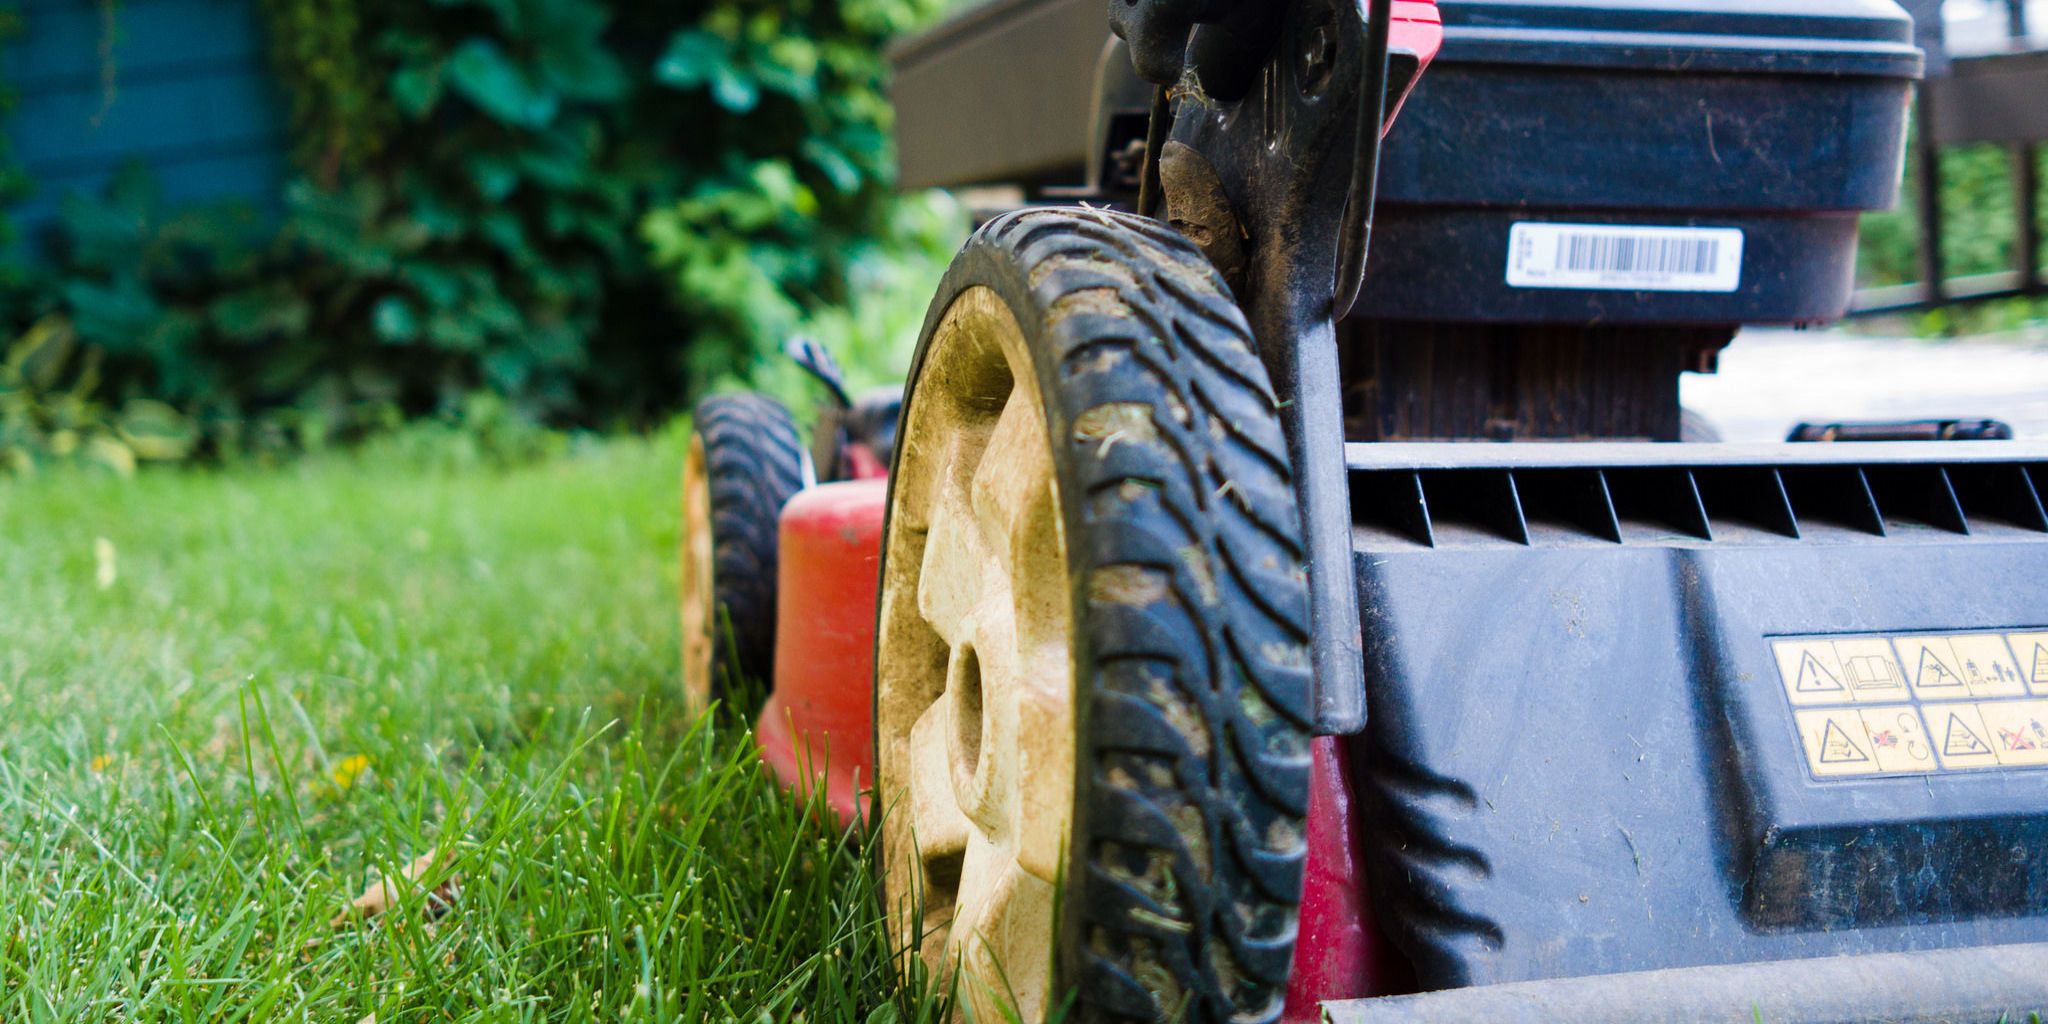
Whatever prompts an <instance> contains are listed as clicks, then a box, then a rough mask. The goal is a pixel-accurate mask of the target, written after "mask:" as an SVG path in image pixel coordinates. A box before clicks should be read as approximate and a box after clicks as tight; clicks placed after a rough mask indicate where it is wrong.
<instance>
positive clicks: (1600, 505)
mask: <svg viewBox="0 0 2048 1024" xmlns="http://www.w3.org/2000/svg"><path fill="white" fill-rule="evenodd" d="M1514 476H1515V491H1516V493H1517V494H1518V495H1520V497H1521V499H1522V518H1523V519H1524V520H1525V521H1526V522H1527V523H1528V524H1529V535H1530V538H1531V539H1532V540H1534V541H1536V542H1538V543H1541V542H1542V541H1544V540H1547V539H1552V538H1557V539H1567V540H1568V539H1575V538H1584V537H1592V538H1595V539H1598V540H1605V541H1613V542H1614V543H1616V544H1619V543H1621V523H1620V521H1619V520H1617V519H1616V518H1615V515H1614V500H1613V499H1612V498H1611V497H1610V496H1609V495H1608V493H1607V480H1606V478H1605V477H1603V476H1602V475H1601V473H1600V471H1599V470H1596V469H1522V470H1516V471H1515V475H1514Z"/></svg>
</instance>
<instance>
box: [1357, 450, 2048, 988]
mask: <svg viewBox="0 0 2048 1024" xmlns="http://www.w3.org/2000/svg"><path fill="white" fill-rule="evenodd" d="M2006 444H2007V445H2008V448H2007V449H2005V450H2006V451H2007V454H2005V455H2003V456H2000V455H1998V454H1996V453H1997V452H1998V451H1999V450H2001V449H2000V448H1999V443H1990V442H1987V443H1980V444H1954V445H1940V444H1925V445H1884V444H1873V445H1832V446H1830V445H1793V446H1785V447H1783V448H1780V449H1775V451H1776V452H1777V453H1778V454H1777V455H1769V454H1766V455H1764V456H1763V457H1760V458H1754V459H1749V458H1745V457H1743V453H1741V452H1740V451H1738V450H1735V449H1726V448H1724V446H1684V445H1661V446H1633V447H1632V448H1624V446H1619V445H1591V446H1560V445H1549V446H1545V445H1508V446H1473V445H1465V446H1448V445H1435V446H1428V445H1425V446H1404V445H1365V446H1354V449H1355V454H1354V459H1353V465H1354V477H1353V483H1352V492H1353V497H1354V503H1355V504H1356V506H1357V524H1358V528H1357V533H1356V537H1357V541H1356V547H1357V571H1358V577H1359V588H1360V593H1359V596H1360V605H1361V608H1362V610H1363V624H1364V632H1365V640H1366V649H1367V652H1368V653H1367V677H1368V679H1367V694H1368V699H1369V704H1370V711H1371V724H1370V726H1369V730H1368V732H1367V734H1366V735H1365V736H1364V737H1363V738H1361V739H1359V740H1355V741H1353V747H1352V752H1353V756H1354V758H1355V759H1356V761H1355V763H1356V764H1357V765H1358V767H1359V768H1360V772H1359V775H1360V777H1361V778H1362V779H1363V780H1365V781H1364V783H1363V785H1364V788H1365V790H1366V793H1367V798H1366V807H1367V810H1366V811H1365V812H1363V813H1364V815H1365V819H1364V820H1363V821H1362V822H1361V827H1362V829H1363V834H1364V835H1365V836H1367V837H1368V839H1367V845H1368V850H1367V860H1368V863H1369V865H1370V874H1371V878H1372V882H1373V887H1372V888H1373V894H1374V897H1375V900H1376V904H1377V907H1376V909H1377V914H1378V917H1379V919H1380V922H1381V924H1382V925H1383V926H1384V927H1385V928H1386V929H1387V931H1388V933H1389V934H1390V935H1391V937H1392V938H1393V939H1394V941H1395V943H1396V944H1397V945H1398V946H1399V947H1400V948H1401V949H1402V950H1403V951H1404V952H1405V953H1407V954H1408V956H1409V957H1410V958H1412V960H1413V963H1414V965H1415V968H1416V971H1417V978H1418V980H1419V982H1420V983H1421V986H1422V988H1424V989H1434V988H1447V987H1459V986H1466V985H1486V984H1496V983H1504V982H1516V981H1533V980H1541V979H1550V978H1563V977H1576V976H1584V975H1594V974H1610V973H1617V972H1625V971H1641V970H1652V969H1660V968H1671V967H1688V966H1699V965H1707V964H1721V963H1743V962H1756V961H1764V960H1780V959H1797V958H1806V957H1822V956H1836V955H1844V954H1858V953H1873V952H1901V951H1910V950H1927V949H1939V948H1956V947H1965V946H1986V945H1998V944H2009V943H2025V942H2042V941H2048V511H2044V509H2043V506H2042V501H2041V496H2042V489H2043V487H2044V486H2048V450H2044V449H2041V448H2039V447H2034V448H2032V449H2022V448H2020V447H2019V446H2017V445H2014V444H2011V443H2006ZM1404 449H1407V450H1423V451H1430V452H1435V453H1448V454H1438V455H1432V456H1431V457H1430V458H1428V459H1417V460H1413V461H1411V462H1408V463H1403V462H1402V461H1401V460H1403V459H1404V457H1405V456H1404V455H1403V450H1404ZM1950 451H1954V452H1957V453H1959V454H1957V455H1956V456H1955V457H1953V458H1947V457H1945V456H1946V455H1947V453H1948V452H1950ZM1987 451H1989V452H1992V453H1993V454H1992V455H1990V456H1987V455H1985V454H1984V453H1985V452H1987ZM1963 453H1967V454H1963ZM1689 457H1690V458H1691V460H1692V461H1688V459H1689ZM1773 460H1775V461H1773ZM1368 463H1369V465H1368ZM2015 636H2017V637H2019V638H2020V639H2012V638H2013V637H2015ZM1950 643H1961V644H1963V646H1960V647H1946V646H1941V645H1942V644H1950ZM1986 645H1988V646H1989V647H1993V648H1996V650H1997V651H1998V652H2003V651H2008V650H2013V649H2017V650H2018V651H2019V653H2018V654H2017V655H2007V654H2003V653H1994V654H1993V655H1991V656H1989V657H1987V656H1986V655H1985V654H1984V653H1983V652H1982V651H1978V650H1976V648H1978V647H1985V646H1986ZM2010 645H2016V647H2015V646H2010ZM1808 648H1812V649H1816V650H1823V651H1824V653H1823V654H1822V657H1825V658H1830V659H1834V660H1832V661H1831V662H1830V665H1831V666H1832V667H1831V668H1826V669H1825V672H1824V673H1823V670H1822V669H1819V668H1816V669H1814V670H1813V673H1814V674H1813V675H1812V676H1811V677H1809V676H1808V674H1807V672H1808V668H1807V666H1806V665H1805V664H1804V663H1802V662H1800V661H1799V654H1800V652H1801V651H1804V650H1806V649H1808ZM1937 648H1938V651H1939V653H1937V654H1935V655H1931V656H1930V655H1928V654H1927V653H1926V652H1927V651H1932V650H1937ZM1894 649H1896V650H1897V651H1898V652H1900V653H1898V655H1897V659H1898V660H1897V661H1892V660H1891V659H1892V653H1891V652H1892V651H1893V650H1894ZM1788 652H1789V653H1788ZM1842 652H1846V653H1842ZM1871 652H1876V653H1877V654H1878V655H1879V658H1878V659H1877V660H1876V661H1873V662H1871V664H1874V665H1880V666H1882V665H1887V664H1888V665H1890V666H1891V668H1890V669H1889V675H1888V676H1886V677H1885V678H1883V679H1880V678H1878V675H1877V674H1874V673H1871V672H1867V671H1864V669H1861V668H1858V666H1856V665H1853V664H1850V662H1852V661H1856V660H1860V656H1861V655H1863V654H1867V653H1871ZM1788 659H1789V660H1788ZM1930 659H1931V660H1930ZM2007 660H2010V661H2011V665H2012V667H2006V666H2005V665H2004V664H2001V663H2003V662H2006V661H2007ZM1936 664H1939V665H1941V667H1940V668H1930V667H1929V666H1930V665H1936ZM1899 666H1903V668H1900V667H1899ZM1867 667H1868V666H1865V668H1867ZM1943 672H1952V673H1954V674H1952V675H1943V674H1942V673H1943ZM1858 673H1861V674H1858ZM1916 673H1917V674H1916ZM1930 673H1933V674H1931V675H1930ZM1957 675H1964V676H1968V677H1969V681H1968V686H1967V687H1966V686H1965V685H1964V683H1963V681H1962V680H1961V679H1960V678H1957ZM1795 676H1796V679H1795V678H1794V677H1795ZM1907 680H1911V681H1912V685H1911V692H1910V693H1909V688H1908V684H1907ZM1980 683H1981V684H1982V686H1981V687H1980ZM1923 685H1925V686H1927V687H1936V686H1952V687H1953V689H1954V693H1955V694H1957V696H1942V697H1936V696H1933V695H1932V694H1935V693H1937V692H1939V691H1937V690H1934V689H1927V690H1923V689H1922V687H1923ZM1887 686H1889V687H1892V688H1893V689H1892V690H1890V691H1887V690H1885V689H1884V687H1887ZM1851 687H1854V688H1855V692H1854V693H1853V694H1851V693H1850V692H1849V690H1850V688H1851ZM1808 690H1811V691H1813V692H1812V693H1808V692H1807V691H1808ZM1852 697H1853V700H1854V703H1851V699H1852ZM1866 698H1868V699H1867V700H1866ZM1866 711H1867V712H1868V715H1865V712H1866ZM1923 715H1924V716H1925V718H1924V719H1923V717H1922V716H1923ZM1951 715H1960V716H1961V717H1963V718H1965V719H1967V722H1966V723H1965V724H1964V725H1957V724H1955V723H1954V722H1951V721H1949V718H1950V717H1951ZM1843 716H1846V717H1843ZM1980 716H1982V717H1980ZM2014 716H2017V718H2016V719H2015V718H2014ZM2029 716H2032V717H2031V718H2029ZM1837 718H1839V720H1840V725H1839V727H1840V728H1842V729H1845V730H1851V731H1854V733H1855V735H1854V737H1853V738H1852V737H1850V736H1849V734H1848V732H1847V731H1844V732H1842V733H1841V734H1840V735H1839V736H1838V735H1837V734H1836V732H1835V731H1833V730H1835V729H1837V728H1838V725H1837V724H1836V719H1837ZM1894 719H1896V720H1897V721H1896V722H1894ZM1908 719H1910V720H1911V722H1912V723H1915V724H1914V725H1913V726H1912V727H1911V728H1908V727H1906V726H1905V725H1903V724H1898V723H1904V722H1906V721H1907V720H1908ZM2007 719H2014V720H2013V721H2007ZM1923 721H1927V722H1932V723H1933V724H1932V725H1920V724H1918V723H1921V722H1923ZM1987 725H1988V727H1987ZM2001 727H2004V728H2005V729H2006V730H2007V731H2004V732H2001V731H1999V730H2000V728H2001ZM1808 730H1810V731H1811V732H1812V734H1813V738H1808V736H1807V731H1808ZM1916 744H1917V745H1918V746H1916ZM2001 744H2004V746H2000V745H2001ZM1930 747H1931V749H1930ZM1993 748H1997V749H1996V750H1994V749H1993ZM1937 755H1938V761H1937Z"/></svg>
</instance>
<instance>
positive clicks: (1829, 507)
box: [1778, 466, 1885, 537]
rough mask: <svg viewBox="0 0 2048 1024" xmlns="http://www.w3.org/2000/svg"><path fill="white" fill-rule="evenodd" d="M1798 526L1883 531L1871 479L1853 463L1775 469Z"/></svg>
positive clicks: (1866, 531) (1875, 532)
mask: <svg viewBox="0 0 2048 1024" xmlns="http://www.w3.org/2000/svg"><path fill="white" fill-rule="evenodd" d="M1778 475H1779V478H1780V479H1782V480H1784V481H1785V494H1786V496H1787V497H1789V498H1791V499H1792V511H1793V514H1794V515H1795V516H1796V517H1797V519H1798V521H1799V524H1800V525H1801V527H1806V526H1811V525H1824V526H1833V527H1839V528H1841V529H1844V530H1854V531H1856V532H1858V533H1868V534H1874V535H1876V536H1879V537H1882V536H1884V535H1885V530H1884V517H1883V516H1882V515H1879V514H1878V511H1877V497H1876V496H1875V495H1873V494H1871V493H1870V481H1869V479H1868V478H1866V477H1865V476H1864V475H1863V471H1862V470H1861V469H1858V468H1856V467H1855V466H1787V467H1784V468H1783V469H1780V470H1779V471H1778Z"/></svg>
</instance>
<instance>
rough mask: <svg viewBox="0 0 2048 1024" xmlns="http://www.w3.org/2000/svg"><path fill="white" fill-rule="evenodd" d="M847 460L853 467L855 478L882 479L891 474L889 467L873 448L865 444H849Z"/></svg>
mask: <svg viewBox="0 0 2048 1024" xmlns="http://www.w3.org/2000/svg"><path fill="white" fill-rule="evenodd" d="M846 461H847V464H848V465H849V466H851V467H852V469H853V479H855V480H880V479H882V478H883V477H886V476H888V475H889V467H888V466H886V465H884V464H883V463H882V460H881V458H880V457H879V456H877V455H876V454H875V450H874V449H873V448H870V447H868V446H867V445H864V444H850V445H847V446H846Z"/></svg>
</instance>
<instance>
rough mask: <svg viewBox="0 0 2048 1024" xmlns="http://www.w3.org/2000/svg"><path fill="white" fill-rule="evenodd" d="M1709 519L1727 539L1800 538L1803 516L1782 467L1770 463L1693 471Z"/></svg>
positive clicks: (1710, 523)
mask: <svg viewBox="0 0 2048 1024" xmlns="http://www.w3.org/2000/svg"><path fill="white" fill-rule="evenodd" d="M1693 480H1694V482H1695V483H1697V484H1698V485H1699V489H1700V501H1701V502H1702V503H1703V504H1704V505H1705V506H1706V509H1707V523H1708V524H1709V525H1710V526H1711V527H1712V528H1713V532H1714V534H1715V535H1716V536H1717V537H1719V538H1720V539H1723V540H1733V539H1737V538H1738V537H1739V536H1740V535H1741V534H1744V533H1751V534H1764V535H1768V536H1775V537H1788V538H1791V539H1792V540H1798V539H1799V520H1798V519H1797V518H1796V517H1794V516H1793V514H1792V501H1791V499H1790V498H1788V497H1786V495H1785V483H1784V481H1783V480H1781V479H1780V478H1779V476H1778V471H1777V470H1775V469H1771V468H1768V467H1760V468H1750V467H1726V468H1724V467H1715V468H1712V469H1697V470H1694V471H1693Z"/></svg>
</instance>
